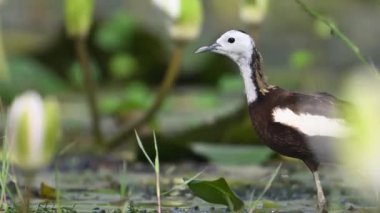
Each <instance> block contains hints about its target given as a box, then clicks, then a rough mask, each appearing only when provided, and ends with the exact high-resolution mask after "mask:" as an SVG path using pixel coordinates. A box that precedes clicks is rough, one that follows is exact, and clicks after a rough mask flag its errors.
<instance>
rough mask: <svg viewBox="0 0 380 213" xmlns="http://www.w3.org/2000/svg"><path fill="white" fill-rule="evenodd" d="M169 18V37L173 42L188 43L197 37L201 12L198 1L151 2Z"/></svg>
mask: <svg viewBox="0 0 380 213" xmlns="http://www.w3.org/2000/svg"><path fill="white" fill-rule="evenodd" d="M153 4H154V5H156V6H157V7H158V8H159V9H161V10H162V11H163V12H164V13H165V14H166V15H167V16H168V18H169V20H168V28H169V33H170V36H171V38H172V39H173V40H175V41H180V42H182V41H185V42H186V41H189V40H192V39H194V38H196V37H198V36H199V33H200V30H201V25H202V20H203V13H202V12H203V11H202V4H201V2H200V1H199V0H153Z"/></svg>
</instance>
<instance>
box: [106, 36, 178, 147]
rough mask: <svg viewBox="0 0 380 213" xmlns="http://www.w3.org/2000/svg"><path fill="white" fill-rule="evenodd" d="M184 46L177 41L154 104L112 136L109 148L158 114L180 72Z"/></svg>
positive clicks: (118, 143) (116, 144)
mask: <svg viewBox="0 0 380 213" xmlns="http://www.w3.org/2000/svg"><path fill="white" fill-rule="evenodd" d="M184 46H185V45H184V44H183V43H176V45H175V49H174V52H173V55H172V57H171V60H170V63H169V66H168V68H167V70H166V73H165V77H164V79H163V81H162V82H161V86H160V88H159V91H158V94H157V95H156V97H155V100H154V102H153V104H152V105H151V106H150V108H149V109H148V110H147V111H146V112H145V114H144V115H143V116H142V117H141V118H140V119H138V120H136V121H134V122H133V123H132V124H130V125H128V126H125V127H124V128H123V129H121V131H120V132H119V133H118V134H116V136H114V137H113V138H111V139H110V140H109V142H108V143H106V146H107V147H108V148H113V147H116V146H118V145H120V144H121V143H122V141H123V139H125V138H126V137H128V136H131V134H132V133H133V131H134V130H135V129H137V128H139V127H141V126H142V125H143V124H145V123H146V122H148V121H150V120H151V119H152V118H154V116H155V115H156V114H157V112H158V111H159V109H160V108H161V105H162V103H163V101H164V100H165V99H166V96H167V95H168V93H169V91H170V90H171V89H172V87H173V84H174V82H175V80H176V79H177V76H178V74H179V70H180V66H181V60H182V54H183V49H184Z"/></svg>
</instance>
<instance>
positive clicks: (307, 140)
mask: <svg viewBox="0 0 380 213" xmlns="http://www.w3.org/2000/svg"><path fill="white" fill-rule="evenodd" d="M206 51H211V52H215V53H219V54H222V55H226V56H228V57H229V58H231V59H232V60H233V61H234V62H235V63H236V64H237V65H238V66H239V69H240V74H241V76H242V77H243V81H244V86H245V93H246V95H247V100H248V110H249V115H250V118H251V120H252V124H253V126H254V128H255V130H256V132H257V134H258V135H259V138H260V139H261V140H262V141H263V142H264V143H265V144H266V145H267V146H269V147H270V148H271V149H273V150H274V151H276V152H278V153H280V154H282V155H285V156H289V157H293V158H298V159H301V160H302V161H303V162H304V163H305V164H306V166H307V167H308V168H309V169H310V170H311V172H312V173H313V176H314V180H315V184H316V188H317V196H318V209H319V211H320V212H327V210H326V199H325V196H324V193H323V190H322V185H321V182H320V179H319V174H318V167H319V164H320V163H321V162H322V161H324V160H328V159H327V158H331V156H333V154H332V153H331V152H332V151H333V150H332V147H331V144H334V143H331V141H332V140H334V139H336V138H339V137H344V135H345V134H346V131H347V128H346V127H345V125H344V124H345V120H344V119H343V117H342V116H340V115H339V109H340V106H341V105H345V103H344V102H343V101H340V100H338V99H336V98H335V97H334V96H332V95H330V94H327V93H316V94H302V93H297V92H291V91H288V90H285V89H281V88H280V87H277V86H271V85H268V84H267V82H266V80H265V79H264V76H263V73H262V71H261V56H260V53H259V52H258V51H257V49H256V46H255V42H254V40H253V39H252V38H251V37H250V36H249V35H248V34H246V33H245V32H243V31H238V30H230V31H228V32H226V33H224V34H223V35H222V36H221V37H220V38H219V39H217V41H216V42H215V43H214V44H212V45H210V46H204V47H201V48H199V49H198V50H197V51H196V53H201V52H206Z"/></svg>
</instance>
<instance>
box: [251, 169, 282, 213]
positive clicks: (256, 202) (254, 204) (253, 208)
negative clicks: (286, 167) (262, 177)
mask: <svg viewBox="0 0 380 213" xmlns="http://www.w3.org/2000/svg"><path fill="white" fill-rule="evenodd" d="M281 166H282V163H280V164H279V165H278V166H277V168H276V170H275V171H274V173H273V174H272V176H271V177H270V179H269V181H268V183H267V184H266V185H265V188H264V190H263V191H262V192H261V194H260V195H259V197H258V198H257V199H256V200H255V202H253V204H252V205H251V208H250V209H249V211H248V212H249V213H252V212H253V211H254V210H255V209H256V207H257V204H258V203H259V201H260V200H261V199H262V198H263V196H264V194H265V193H266V192H267V191H268V189H269V188H270V187H271V186H272V183H273V181H274V179H275V178H276V177H277V175H278V173H279V171H280V169H281Z"/></svg>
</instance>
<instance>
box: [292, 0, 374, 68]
mask: <svg viewBox="0 0 380 213" xmlns="http://www.w3.org/2000/svg"><path fill="white" fill-rule="evenodd" d="M295 1H296V2H297V4H298V5H299V6H300V7H301V8H302V9H303V10H304V11H305V12H306V13H307V14H308V15H309V16H310V17H312V18H313V19H315V20H318V21H320V22H322V23H324V24H325V25H326V26H327V27H329V28H330V31H331V34H332V35H334V36H336V37H337V38H338V39H340V40H341V41H342V42H343V43H344V44H345V45H346V46H347V47H348V48H349V49H350V50H351V51H352V52H353V53H354V54H355V55H356V57H357V58H358V59H359V60H360V61H361V62H362V63H363V64H365V65H369V66H370V67H372V68H373V69H374V70H376V71H379V70H377V69H376V67H375V66H374V65H373V64H372V63H370V62H369V61H368V60H367V59H365V57H364V56H363V54H362V52H361V51H360V48H359V47H358V46H356V44H355V43H354V42H353V41H351V39H349V38H348V37H347V36H346V35H345V34H344V33H343V32H342V31H340V30H339V28H338V27H337V26H336V24H335V23H334V22H333V21H331V20H329V19H328V18H326V17H324V16H322V15H320V14H319V13H317V12H316V11H314V10H312V9H311V8H309V7H308V6H307V5H306V4H305V3H303V2H302V0H295Z"/></svg>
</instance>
